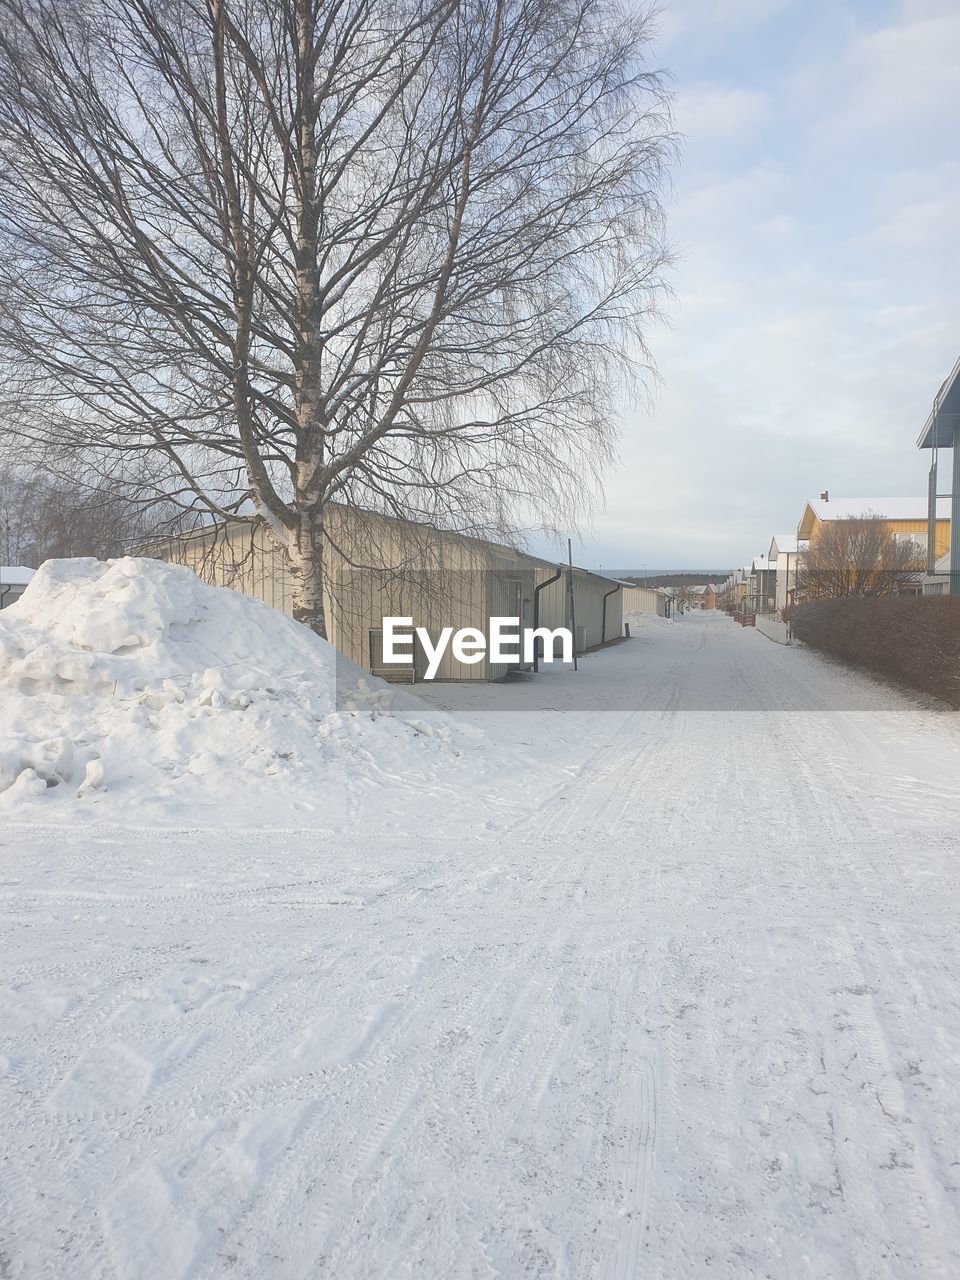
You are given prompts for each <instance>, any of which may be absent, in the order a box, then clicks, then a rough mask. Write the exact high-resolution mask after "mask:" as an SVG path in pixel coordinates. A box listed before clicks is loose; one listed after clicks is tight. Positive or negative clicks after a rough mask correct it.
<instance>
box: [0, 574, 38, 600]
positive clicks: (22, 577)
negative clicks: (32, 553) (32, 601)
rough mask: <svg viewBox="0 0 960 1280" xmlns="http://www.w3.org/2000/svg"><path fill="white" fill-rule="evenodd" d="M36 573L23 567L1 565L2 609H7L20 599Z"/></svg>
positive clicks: (0, 593) (0, 595)
mask: <svg viewBox="0 0 960 1280" xmlns="http://www.w3.org/2000/svg"><path fill="white" fill-rule="evenodd" d="M34 572H35V571H34V570H33V569H25V568H24V567H23V565H18V564H14V565H9V564H4V565H0V609H6V608H8V607H9V606H10V605H12V604H15V603H16V601H17V600H19V599H20V597H21V596H22V595H23V593H24V591H26V589H27V584H28V583H29V581H30V579H31V578H32V577H33V575H34Z"/></svg>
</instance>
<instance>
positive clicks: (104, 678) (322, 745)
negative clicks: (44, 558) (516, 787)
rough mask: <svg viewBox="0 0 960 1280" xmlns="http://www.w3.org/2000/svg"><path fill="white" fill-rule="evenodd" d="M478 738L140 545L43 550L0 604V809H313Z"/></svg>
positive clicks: (400, 777) (419, 770) (452, 762)
mask: <svg viewBox="0 0 960 1280" xmlns="http://www.w3.org/2000/svg"><path fill="white" fill-rule="evenodd" d="M478 736H480V735H478V734H477V731H476V730H466V729H464V728H461V727H458V726H457V725H455V723H454V721H453V720H452V719H451V718H450V717H449V716H447V715H446V714H444V713H442V712H440V711H436V710H430V709H428V708H427V707H425V705H424V703H423V702H422V701H421V700H420V699H418V698H415V697H414V696H412V695H411V694H409V693H406V692H403V691H402V690H400V689H397V688H394V687H393V686H391V685H388V684H386V683H385V682H383V681H381V680H378V679H376V678H374V677H372V676H369V675H367V674H366V673H364V672H363V671H361V670H360V668H358V667H356V666H354V665H353V664H352V663H349V662H347V661H346V660H345V659H343V658H342V657H340V656H339V655H338V654H337V653H336V650H335V649H334V648H333V646H332V645H330V644H328V643H326V642H325V641H323V640H320V639H319V638H318V637H316V636H314V635H312V634H311V633H310V632H308V631H307V630H306V629H305V628H304V627H302V626H300V625H299V624H298V623H296V622H294V621H293V620H292V619H290V618H287V617H285V616H284V615H283V614H281V613H278V612H277V611H276V610H274V609H271V608H269V607H268V606H267V605H265V604H261V603H260V602H259V601H256V600H250V599H248V598H246V597H244V596H241V595H238V594H237V593H236V592H233V591H230V590H227V589H222V588H215V587H209V586H206V585H205V584H204V583H202V582H201V581H200V579H198V578H197V577H196V576H195V575H194V574H193V573H192V572H191V571H190V570H189V569H185V568H181V567H178V566H173V565H166V564H161V563H160V562H158V561H155V560H143V559H133V558H129V557H128V558H125V559H122V560H112V561H108V562H107V563H102V562H100V561H97V560H52V561H48V562H47V563H46V564H45V565H43V567H42V568H41V569H40V570H39V571H38V572H37V574H36V576H35V577H34V579H33V581H32V582H31V584H30V586H29V587H28V588H27V590H26V592H25V593H24V595H23V597H22V598H21V600H20V601H19V602H18V603H17V604H15V605H13V606H12V607H11V608H9V609H5V610H4V611H3V613H2V614H0V808H2V809H3V810H4V811H6V812H7V813H8V814H9V813H11V812H16V813H17V814H18V815H20V816H25V817H26V816H30V817H45V816H54V814H55V813H56V812H57V810H58V809H59V808H62V807H63V806H64V805H65V804H66V805H67V808H69V809H76V808H77V807H78V806H80V807H90V806H92V805H97V806H98V813H99V814H101V815H104V814H107V813H110V814H111V815H112V816H115V817H117V818H122V819H125V820H130V819H134V818H136V819H139V818H141V817H148V818H152V819H156V818H164V817H177V816H179V817H180V818H181V819H182V818H183V817H184V816H185V814H186V813H187V812H189V814H190V816H191V818H192V817H193V816H194V814H195V811H196V809H197V807H198V806H202V807H206V808H210V807H211V806H213V807H215V808H217V809H218V813H219V816H220V818H221V819H223V820H228V821H245V820H246V821H251V820H252V821H270V820H273V819H275V818H276V816H277V813H278V807H277V806H278V805H279V806H280V808H281V809H282V808H285V807H286V805H287V802H290V803H293V804H294V805H295V807H297V808H300V809H302V810H308V811H311V812H313V811H316V812H317V816H320V817H325V818H328V817H330V816H334V815H335V814H336V812H337V811H338V810H339V809H342V808H343V807H344V806H345V805H349V804H350V803H351V797H352V796H353V797H355V793H356V791H357V788H358V787H361V788H362V786H363V785H364V784H365V783H373V784H375V785H376V786H378V787H381V788H382V786H383V784H384V783H389V784H393V785H394V786H396V787H399V786H402V785H404V784H407V785H409V782H410V779H411V778H413V779H414V780H419V784H420V785H421V786H423V785H427V784H428V783H429V780H431V779H436V778H437V777H438V775H439V776H443V775H444V773H446V772H449V770H450V768H451V767H457V768H463V767H464V765H463V763H462V761H463V758H464V756H465V753H466V752H468V751H470V750H471V748H472V747H474V746H475V745H476V740H477V737H478ZM457 762H460V763H457ZM67 802H69V804H67Z"/></svg>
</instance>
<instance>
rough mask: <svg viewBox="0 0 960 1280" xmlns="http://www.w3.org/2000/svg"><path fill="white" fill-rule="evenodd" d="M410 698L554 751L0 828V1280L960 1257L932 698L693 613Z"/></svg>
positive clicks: (956, 1117) (953, 926) (953, 1005)
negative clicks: (354, 783) (163, 814)
mask: <svg viewBox="0 0 960 1280" xmlns="http://www.w3.org/2000/svg"><path fill="white" fill-rule="evenodd" d="M425 696H428V697H429V699H430V700H431V701H433V702H434V703H435V704H439V705H442V706H446V707H449V708H452V709H454V710H455V711H457V712H458V713H459V714H460V715H462V716H464V717H465V718H467V719H472V720H473V721H475V722H476V723H477V724H479V725H481V726H482V727H484V728H486V729H487V730H488V732H489V733H490V734H492V735H501V736H508V737H509V738H510V739H511V740H512V741H515V742H516V743H518V744H520V746H521V747H522V748H523V749H524V750H526V751H527V752H528V754H529V755H530V756H531V757H536V756H540V757H541V758H542V760H543V768H542V769H537V770H532V771H531V773H530V775H529V776H524V777H511V778H509V779H504V784H503V789H502V792H501V793H499V794H498V795H496V796H494V795H489V794H486V795H485V794H483V793H482V792H479V791H478V792H477V793H476V794H474V795H467V796H464V797H461V798H460V799H459V800H456V799H454V800H451V801H448V802H447V804H446V807H445V808H442V807H439V806H438V805H437V804H436V803H434V804H433V805H432V807H431V808H429V809H426V810H425V811H424V816H423V821H422V824H420V828H419V829H417V830H410V829H409V825H406V824H405V825H404V826H403V827H402V828H401V830H400V831H399V832H398V831H391V829H390V825H389V814H386V815H384V814H379V815H371V816H370V820H369V821H368V822H361V821H360V820H356V819H351V823H350V825H348V826H345V827H344V828H343V829H341V830H327V831H297V832H291V831H270V830H257V831H246V832H236V831H232V832H222V833H217V832H211V831H186V832H185V831H181V832H152V833H151V832H147V831H139V830H138V831H131V830H125V829H119V828H116V829H101V830H96V829H91V828H90V827H86V828H84V829H83V830H82V831H79V830H70V829H65V828H63V827H60V828H57V829H47V830H44V829H41V828H37V827H33V828H26V827H21V828H15V827H12V826H8V827H7V828H6V829H5V830H4V831H3V833H2V835H0V1035H2V1041H0V1122H2V1134H3V1139H2V1144H0V1276H2V1277H3V1280H14V1278H17V1277H31V1278H32V1277H38V1276H56V1277H66V1276H69V1277H71V1278H73V1277H77V1278H84V1280H85V1278H87V1277H130V1278H131V1280H134V1278H135V1280H147V1278H149V1280H153V1278H154V1277H156V1278H157V1280H161V1278H162V1280H179V1278H180V1277H184V1278H185V1277H191V1278H197V1280H200V1278H209V1277H221V1276H229V1277H236V1278H237V1280H240V1278H243V1280H254V1278H256V1280H278V1278H282V1280H287V1278H288V1277H290V1278H293V1277H313V1276H324V1277H326V1276H329V1277H336V1278H337V1280H352V1278H354V1277H356V1278H360V1277H391V1278H392V1277H400V1276H412V1277H428V1278H433V1277H474V1276H475V1277H484V1276H503V1277H526V1276H567V1277H577V1278H580V1277H584V1278H586V1277H595V1278H603V1280H606V1278H608V1277H609V1278H611V1280H614V1278H626V1277H633V1276H644V1277H646V1276H662V1277H681V1276H700V1275H707V1274H709V1275H715V1276H753V1275H756V1276H776V1277H794V1276H811V1277H824V1276H836V1277H849V1276H864V1277H875V1276H876V1277H879V1276H913V1275H916V1276H924V1277H927V1276H956V1275H960V1106H958V1101H957V1099H958V1098H960V981H958V980H960V933H958V930H957V905H956V904H957V902H958V894H957V890H958V876H960V723H958V721H960V717H958V715H957V713H952V712H947V711H944V710H942V709H939V708H936V707H927V706H923V705H921V704H920V703H918V702H917V701H916V700H914V699H911V698H909V697H905V696H901V695H899V694H898V693H896V692H894V691H892V690H889V689H887V688H884V687H882V686H879V685H875V684H873V683H871V682H870V681H868V680H866V679H864V678H861V677H859V676H856V675H853V674H850V673H848V672H846V671H844V670H843V669H842V668H840V667H837V666H834V665H832V664H829V663H827V662H825V661H823V660H822V659H820V658H818V657H817V656H816V655H813V654H811V653H807V652H804V651H802V650H798V649H784V648H781V647H779V646H777V645H774V644H772V643H770V642H769V641H767V640H766V639H765V638H764V637H762V636H760V635H757V634H756V633H754V632H751V631H743V630H741V629H740V628H737V627H735V626H734V625H733V624H732V623H730V622H728V621H727V620H726V619H723V618H720V617H715V616H705V617H697V616H694V617H691V618H688V619H685V620H684V621H683V622H680V623H678V624H676V625H674V626H661V627H655V626H652V627H650V628H649V629H644V630H643V631H642V633H641V634H640V635H639V636H638V637H637V638H635V639H633V640H631V641H630V642H629V643H627V644H624V645H622V646H619V647H617V648H614V649H610V650H607V651H605V652H603V653H600V654H596V655H593V656H591V657H589V658H587V659H586V660H585V661H584V663H583V668H582V670H581V672H580V673H578V675H576V676H574V675H573V674H571V673H568V672H563V671H553V672H550V673H547V674H545V675H544V676H542V677H540V678H538V679H537V680H536V681H530V682H528V683H524V684H522V685H517V686H504V687H500V688H495V689H494V688H490V687H484V688H479V689H470V688H468V687H460V686H458V687H436V688H433V689H431V690H430V692H429V695H425ZM558 784H559V785H558Z"/></svg>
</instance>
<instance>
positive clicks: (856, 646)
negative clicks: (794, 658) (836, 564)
mask: <svg viewBox="0 0 960 1280" xmlns="http://www.w3.org/2000/svg"><path fill="white" fill-rule="evenodd" d="M790 620H791V622H792V624H793V634H794V635H795V636H796V637H797V639H798V640H802V641H803V642H804V644H808V645H810V647H811V648H813V649H820V650H822V652H824V653H830V654H834V655H835V656H836V657H838V658H845V659H846V660H847V661H848V662H852V663H854V664H856V665H857V666H860V667H866V668H867V670H869V671H874V672H876V673H877V674H878V675H881V676H886V677H888V679H891V680H897V681H899V682H900V683H902V684H907V685H910V686H911V687H912V688H914V689H922V690H923V691H924V692H925V693H932V694H934V695H935V696H936V697H938V698H943V699H944V701H946V702H949V703H951V704H952V705H953V706H955V707H960V597H957V596H893V597H890V598H884V599H879V600H878V599H872V598H869V597H850V598H844V599H841V600H816V601H811V602H810V603H809V604H801V605H798V606H797V607H796V608H795V609H793V610H792V611H791V619H790Z"/></svg>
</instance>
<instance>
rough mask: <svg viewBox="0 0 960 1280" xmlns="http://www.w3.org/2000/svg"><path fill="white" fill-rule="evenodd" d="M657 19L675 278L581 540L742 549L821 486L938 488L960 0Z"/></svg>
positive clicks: (957, 300)
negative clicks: (670, 92) (647, 376)
mask: <svg viewBox="0 0 960 1280" xmlns="http://www.w3.org/2000/svg"><path fill="white" fill-rule="evenodd" d="M659 24H660V37H659V39H658V40H657V42H656V46H655V51H654V52H655V58H656V60H657V61H658V62H660V63H661V65H662V66H664V67H665V68H667V69H668V70H669V71H670V72H671V74H672V76H673V77H674V85H675V90H676V100H675V111H676V119H677V125H678V128H679V129H680V130H681V132H682V133H683V135H684V145H683V155H682V159H681V161H680V164H679V166H678V167H677V169H676V170H675V173H674V178H673V188H674V189H673V192H672V194H671V196H670V199H669V206H668V217H669V227H668V234H669V237H670V239H671V241H672V243H673V245H674V247H675V249H676V252H677V255H678V262H677V266H676V268H675V270H674V272H673V277H672V284H673V288H674V290H675V294H676V297H675V300H674V302H673V303H672V304H671V305H670V307H669V324H668V325H667V326H665V327H663V328H659V329H656V330H653V331H652V332H651V333H650V335H649V337H650V345H651V347H652V350H653V354H654V357H655V359H656V362H657V367H658V375H659V380H658V384H657V385H656V386H655V387H653V388H652V403H651V404H650V405H632V406H628V407H626V408H625V409H624V411H623V421H622V439H621V446H620V462H619V464H618V465H617V466H616V467H614V468H612V469H611V471H610V472H609V474H608V477H607V484H606V490H605V495H604V500H603V503H602V504H601V509H600V510H599V511H598V512H597V514H596V515H595V516H594V518H593V521H592V527H587V528H585V529H584V531H583V534H582V541H581V543H580V546H579V547H577V548H576V550H575V558H576V559H577V560H578V561H579V562H580V563H581V564H584V565H587V566H589V567H595V566H597V565H601V566H603V567H606V568H635V567H636V568H639V567H642V566H644V565H647V566H650V567H658V568H667V567H687V566H689V567H691V568H732V567H733V566H734V565H737V564H744V563H748V562H749V561H750V559H751V558H752V557H753V556H754V555H758V554H761V553H763V552H765V551H766V549H767V547H768V546H769V543H770V539H771V537H772V535H773V534H774V533H779V532H786V531H788V530H790V529H793V528H795V527H796V524H797V521H798V519H799V516H800V513H801V511H802V509H803V504H804V501H805V500H806V499H807V498H808V497H811V496H816V495H817V494H819V493H820V492H821V491H822V490H824V489H828V490H829V491H830V492H831V493H833V494H835V495H837V496H844V495H847V496H849V495H852V494H855V495H857V496H864V495H868V496H876V497H878V498H882V497H884V496H907V495H911V494H922V493H925V492H926V473H927V468H928V466H929V455H928V454H926V453H921V452H920V451H919V450H918V449H917V448H916V447H915V442H916V438H917V436H918V434H919V432H920V428H921V427H922V425H923V423H924V420H925V419H926V416H927V413H928V412H929V409H930V404H931V402H932V400H933V397H934V395H935V394H936V391H937V389H938V387H939V386H940V384H941V382H942V381H943V379H944V378H945V377H946V376H947V374H948V373H949V372H950V369H951V368H952V366H953V364H954V362H955V360H956V359H957V356H958V355H960V252H958V248H960V148H958V147H957V143H956V133H955V130H956V122H957V120H958V119H960V55H958V52H957V51H958V50H960V0H870V2H868V0H859V2H855V0H851V2H850V3H844V2H842V0H664V4H663V7H662V9H661V14H660V18H659ZM948 457H949V455H948ZM943 487H944V486H943V485H941V488H943ZM946 487H949V481H947V485H946Z"/></svg>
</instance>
